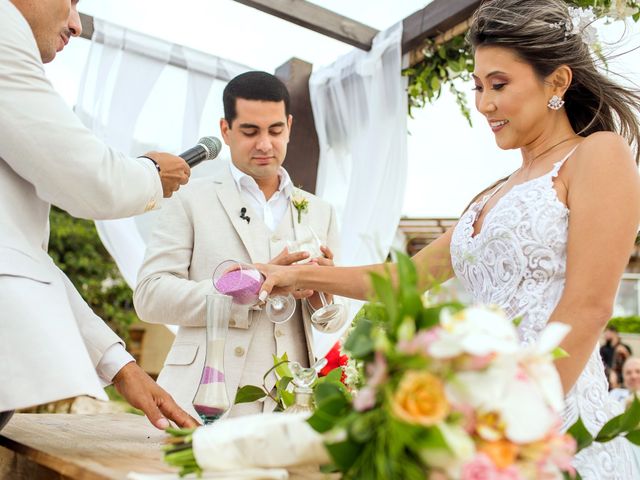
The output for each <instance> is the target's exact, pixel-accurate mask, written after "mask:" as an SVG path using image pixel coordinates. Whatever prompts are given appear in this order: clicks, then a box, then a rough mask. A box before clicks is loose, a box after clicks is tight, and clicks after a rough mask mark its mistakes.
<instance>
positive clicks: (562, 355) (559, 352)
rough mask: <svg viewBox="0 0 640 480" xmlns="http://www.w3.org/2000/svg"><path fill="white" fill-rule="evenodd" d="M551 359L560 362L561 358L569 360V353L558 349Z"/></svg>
mask: <svg viewBox="0 0 640 480" xmlns="http://www.w3.org/2000/svg"><path fill="white" fill-rule="evenodd" d="M551 357H552V358H553V359H554V360H560V359H561V358H569V353H568V352H567V351H566V350H565V349H564V348H560V347H556V348H554V349H553V350H552V351H551Z"/></svg>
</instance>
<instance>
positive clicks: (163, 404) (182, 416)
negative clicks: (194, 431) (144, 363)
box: [113, 362, 199, 430]
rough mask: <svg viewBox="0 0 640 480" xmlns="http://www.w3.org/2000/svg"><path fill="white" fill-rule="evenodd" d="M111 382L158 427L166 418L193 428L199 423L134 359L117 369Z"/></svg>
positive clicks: (165, 425) (164, 423)
mask: <svg viewBox="0 0 640 480" xmlns="http://www.w3.org/2000/svg"><path fill="white" fill-rule="evenodd" d="M113 386H114V387H115V388H116V390H117V391H118V393H120V395H122V396H123V397H124V398H125V400H126V401H127V402H129V403H130V404H131V406H133V407H135V408H139V409H140V410H142V411H143V412H144V414H145V415H146V416H147V418H148V419H149V421H150V422H151V423H152V424H153V425H154V426H155V427H156V428H159V429H160V430H164V429H165V428H168V427H169V426H170V425H169V420H172V421H173V422H175V423H176V425H178V426H179V427H182V428H194V427H197V426H198V425H199V424H198V422H197V421H196V420H195V419H194V418H193V417H192V416H190V415H189V414H188V413H187V412H185V411H184V410H182V409H181V408H180V407H179V406H178V404H177V403H176V402H175V400H173V398H171V395H169V394H168V393H167V392H166V391H165V390H164V389H163V388H162V387H160V385H158V384H157V383H156V382H154V381H153V379H152V378H151V377H150V376H149V375H147V374H146V373H145V372H144V370H142V368H140V367H139V366H138V364H137V363H136V362H130V363H127V364H126V365H125V366H124V367H122V368H121V369H120V370H119V371H118V373H116V376H115V377H113Z"/></svg>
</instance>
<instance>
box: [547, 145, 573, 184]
mask: <svg viewBox="0 0 640 480" xmlns="http://www.w3.org/2000/svg"><path fill="white" fill-rule="evenodd" d="M579 146H580V143H579V144H578V145H576V146H575V147H573V148H572V149H571V151H570V152H569V153H567V154H566V155H565V156H564V158H563V159H562V160H558V161H557V162H556V163H554V164H553V170H551V176H552V177H557V176H558V172H559V171H560V169H561V168H562V165H564V163H565V162H566V161H567V160H569V157H571V155H573V154H574V152H575V151H576V150H577V149H578V147H579Z"/></svg>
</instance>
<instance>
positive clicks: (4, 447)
mask: <svg viewBox="0 0 640 480" xmlns="http://www.w3.org/2000/svg"><path fill="white" fill-rule="evenodd" d="M164 438H166V434H165V433H164V432H162V431H160V430H157V429H156V428H154V427H153V426H151V424H150V423H149V421H148V420H147V419H146V418H145V417H142V416H139V415H132V414H129V413H113V414H96V415H78V414H71V415H66V414H16V415H14V416H13V418H12V419H11V421H10V422H9V424H8V425H7V426H6V427H5V428H4V429H3V430H2V431H0V479H7V480H8V479H11V480H22V479H25V480H26V479H29V480H32V479H38V480H39V479H42V480H49V479H56V480H60V479H69V478H72V479H81V480H107V479H109V480H115V479H118V480H120V479H126V478H127V474H128V473H129V472H131V471H135V472H144V473H169V472H175V471H176V470H175V469H173V468H171V467H169V466H168V465H166V464H164V462H163V461H162V448H161V446H162V441H163V439H164Z"/></svg>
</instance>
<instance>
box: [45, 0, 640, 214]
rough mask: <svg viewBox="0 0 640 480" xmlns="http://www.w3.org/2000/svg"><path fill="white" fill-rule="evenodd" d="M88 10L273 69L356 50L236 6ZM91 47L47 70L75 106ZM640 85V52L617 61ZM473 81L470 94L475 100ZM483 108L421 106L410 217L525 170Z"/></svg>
mask: <svg viewBox="0 0 640 480" xmlns="http://www.w3.org/2000/svg"><path fill="white" fill-rule="evenodd" d="M313 3H317V4H319V5H321V6H323V7H325V8H328V9H330V10H333V11H336V12H338V13H340V14H342V15H345V16H347V17H350V18H353V19H356V20H358V21H360V22H362V23H365V24H367V25H369V26H371V27H374V28H376V29H378V30H384V29H386V28H388V27H390V26H392V25H393V24H394V23H396V22H398V21H401V20H402V19H403V18H404V17H406V16H408V15H410V14H411V13H413V12H414V11H417V10H419V9H421V8H423V7H424V5H426V4H427V3H429V2H428V1H426V0H396V1H389V0H348V1H345V0H316V1H314V2H313ZM79 10H80V11H81V12H83V13H87V14H90V15H93V16H94V17H97V18H102V19H105V20H107V21H110V22H113V23H117V24H120V25H122V26H124V27H126V28H130V29H132V30H136V31H140V32H143V33H146V34H149V35H152V36H156V37H159V38H162V39H164V40H167V41H170V42H173V43H178V44H181V45H186V46H188V47H191V48H195V49H198V50H202V51H205V52H207V53H210V54H213V55H216V56H219V57H222V58H227V59H230V60H233V61H235V62H237V63H241V64H244V65H247V66H249V67H251V68H254V69H260V70H266V71H271V72H273V71H274V70H275V69H276V68H277V67H278V66H280V65H282V64H283V63H285V62H286V61H288V60H289V59H290V58H292V57H297V58H301V59H303V60H306V61H308V62H310V63H313V65H314V69H318V68H321V67H322V66H323V65H328V64H330V63H332V62H333V61H335V60H336V59H337V58H338V57H340V56H341V55H344V54H345V53H347V52H349V51H350V50H351V49H352V48H353V47H351V46H349V45H346V44H343V43H341V42H338V41H336V40H333V39H330V38H328V37H325V36H323V35H320V34H317V33H314V32H310V31H309V30H307V29H304V28H302V27H298V26H296V25H293V24H291V23H289V22H286V21H284V20H281V19H278V18H275V17H273V16H270V15H267V14H265V13H262V12H259V11H257V10H255V9H253V8H250V7H247V6H244V5H242V4H239V3H237V2H234V1H233V0H182V1H180V2H176V1H175V0H109V1H104V0H82V1H81V2H80V3H79ZM599 33H600V36H601V38H603V39H605V41H613V40H617V39H619V38H621V36H622V33H623V32H622V25H621V24H620V23H619V22H618V23H617V24H615V25H610V26H606V27H604V26H603V27H601V28H600V29H599ZM625 39H626V40H625V44H626V45H628V47H627V49H631V48H633V47H634V46H635V47H637V46H639V45H640V28H638V25H633V26H632V27H631V28H630V29H628V30H627V31H626V35H625ZM88 51H89V42H88V41H85V40H82V39H72V42H71V43H70V44H69V45H68V46H67V48H66V49H65V51H64V52H62V53H61V54H59V56H58V58H56V60H55V61H54V62H53V63H51V64H49V65H48V66H47V74H48V75H49V77H50V79H51V80H52V82H53V84H54V86H55V87H56V89H58V91H60V93H61V94H62V95H63V96H64V98H65V99H66V100H67V101H68V102H69V104H70V105H73V104H74V103H75V100H76V97H77V91H78V85H79V82H80V79H81V75H82V71H83V68H84V65H85V62H86V58H87V55H88ZM611 66H612V68H615V70H616V71H618V72H619V73H622V74H625V75H626V76H630V77H631V78H632V79H633V80H634V81H635V82H637V83H639V84H640V50H636V51H633V52H631V53H629V54H627V55H625V56H623V57H622V58H621V60H620V62H618V63H616V64H612V65H611ZM472 87H473V85H471V84H462V85H461V88H462V89H463V90H464V91H466V92H467V93H468V98H469V101H470V102H472V101H473V96H472V93H473V92H472V91H471V88H472ZM472 110H473V116H472V119H473V125H474V126H473V128H471V127H469V126H468V125H467V123H466V120H465V119H464V118H463V117H462V115H461V114H460V112H459V110H458V107H457V106H456V104H455V103H454V101H453V98H452V97H451V95H450V94H448V92H444V94H443V96H442V97H441V98H440V99H439V100H438V101H437V102H436V103H435V104H433V105H428V106H427V107H425V108H424V109H421V110H414V111H413V116H414V118H412V119H409V121H408V129H409V132H408V134H409V136H408V152H409V175H408V182H407V189H406V193H405V202H404V207H403V215H405V216H409V217H457V216H458V215H459V214H460V212H461V210H462V209H463V208H464V207H465V205H466V204H467V203H468V201H469V199H470V198H472V197H473V196H474V195H475V194H476V193H477V192H478V191H480V190H482V189H483V188H485V187H486V186H487V185H489V184H491V183H492V182H493V181H495V180H496V179H497V178H501V177H502V176H504V175H506V174H508V173H509V172H511V171H513V170H515V169H516V168H517V167H518V166H519V165H520V161H521V160H520V155H519V153H518V152H516V151H502V150H499V149H498V148H497V147H496V145H495V143H494V140H493V134H492V133H491V131H490V129H489V127H488V125H487V122H486V120H484V118H482V117H481V116H480V115H479V114H478V113H477V112H475V110H474V109H473V108H472Z"/></svg>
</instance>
